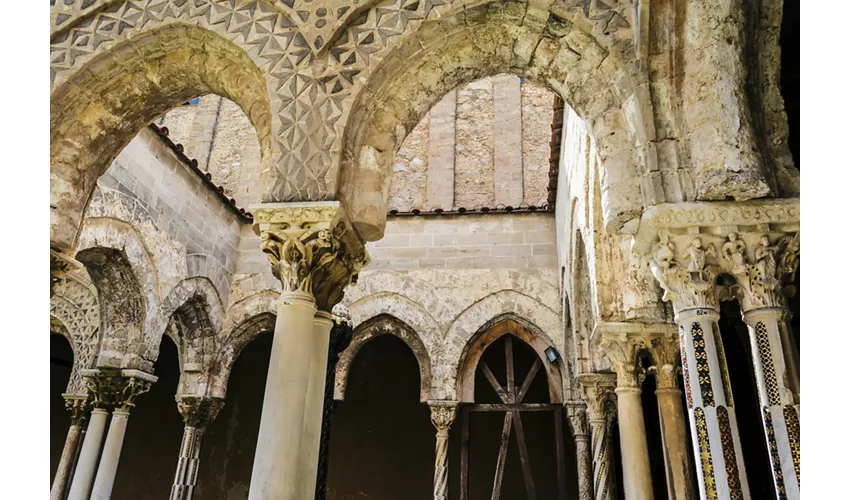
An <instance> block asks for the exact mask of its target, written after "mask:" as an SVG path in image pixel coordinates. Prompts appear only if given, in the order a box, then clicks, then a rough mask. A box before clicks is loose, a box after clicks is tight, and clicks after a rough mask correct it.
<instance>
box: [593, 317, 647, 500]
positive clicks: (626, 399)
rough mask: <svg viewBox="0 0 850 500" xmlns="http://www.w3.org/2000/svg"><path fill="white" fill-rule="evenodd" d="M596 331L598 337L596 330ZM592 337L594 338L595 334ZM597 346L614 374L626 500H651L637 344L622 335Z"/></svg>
mask: <svg viewBox="0 0 850 500" xmlns="http://www.w3.org/2000/svg"><path fill="white" fill-rule="evenodd" d="M596 331H597V332H600V334H602V331H601V330H600V328H598V327H597V329H596ZM594 335H597V333H596V332H595V333H594ZM600 345H601V347H602V349H603V350H604V352H605V353H606V354H607V355H608V358H609V359H610V360H611V363H612V365H613V367H614V371H616V372H617V388H616V389H615V390H614V392H615V393H616V394H617V421H618V422H619V427H620V451H621V452H622V457H623V488H624V489H625V492H624V493H625V496H626V500H652V499H654V497H653V495H652V474H651V473H650V469H649V448H648V446H647V443H646V427H645V424H644V419H643V404H642V403H641V399H640V396H641V389H640V381H639V378H640V377H639V367H638V358H637V351H638V345H637V344H636V343H635V342H633V341H632V340H630V339H628V338H627V337H625V336H617V337H615V336H613V335H610V336H608V335H603V336H602V339H601V341H600Z"/></svg>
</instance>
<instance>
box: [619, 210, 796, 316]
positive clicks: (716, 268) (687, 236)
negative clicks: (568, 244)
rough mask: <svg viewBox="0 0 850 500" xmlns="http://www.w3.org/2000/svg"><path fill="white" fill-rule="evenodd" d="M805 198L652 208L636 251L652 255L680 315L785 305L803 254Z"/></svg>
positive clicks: (654, 270)
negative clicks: (735, 305)
mask: <svg viewBox="0 0 850 500" xmlns="http://www.w3.org/2000/svg"><path fill="white" fill-rule="evenodd" d="M799 231H800V201H799V199H797V198H793V199H772V200H753V201H748V202H717V203H676V204H663V205H658V206H656V207H653V208H651V209H649V210H647V212H646V213H644V215H643V217H642V218H641V226H640V229H639V230H638V234H637V235H636V236H635V241H634V245H633V250H634V251H635V252H637V253H639V254H641V255H643V256H645V257H646V258H647V260H648V261H649V265H650V269H651V270H652V273H653V275H654V276H655V278H656V279H657V280H658V282H659V284H660V285H661V287H662V288H663V289H664V300H669V301H672V303H673V307H674V309H675V310H676V312H679V311H683V310H687V309H713V310H717V309H718V306H719V304H718V301H719V300H724V299H727V298H732V297H736V298H738V299H739V300H740V301H741V306H742V308H743V309H744V311H748V310H750V309H756V308H762V307H783V306H784V305H785V300H786V299H785V296H786V295H787V294H788V293H791V292H793V288H792V287H790V286H789V284H790V283H791V282H793V281H794V275H795V274H796V272H797V266H798V262H799V255H800V240H799Z"/></svg>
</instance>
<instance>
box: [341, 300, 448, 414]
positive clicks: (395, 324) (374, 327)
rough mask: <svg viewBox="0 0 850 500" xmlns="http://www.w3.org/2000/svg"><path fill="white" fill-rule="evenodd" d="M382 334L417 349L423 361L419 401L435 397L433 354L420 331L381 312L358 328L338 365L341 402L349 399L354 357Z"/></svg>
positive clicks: (420, 373) (414, 352)
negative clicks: (432, 390) (346, 393)
mask: <svg viewBox="0 0 850 500" xmlns="http://www.w3.org/2000/svg"><path fill="white" fill-rule="evenodd" d="M381 335H392V336H394V337H397V338H398V339H400V340H401V341H402V342H404V343H405V344H407V347H409V348H410V350H411V351H413V355H414V356H415V357H416V361H417V363H418V364H419V400H420V401H422V402H423V403H424V402H426V401H428V400H429V399H431V384H432V380H431V356H430V354H429V353H428V349H427V348H426V347H425V344H424V343H423V342H422V339H421V338H420V337H419V335H418V334H417V333H416V330H414V329H413V328H411V327H410V326H409V325H408V324H406V323H405V322H404V321H401V320H400V319H398V318H395V317H393V316H391V315H389V314H381V315H379V316H376V317H374V318H371V319H369V320H367V321H365V322H363V323H360V324H359V325H358V326H357V327H355V329H354V335H353V337H352V339H351V344H349V346H348V347H347V348H346V349H345V351H343V353H342V355H341V356H340V357H339V362H338V363H337V365H336V379H335V385H334V399H336V400H339V401H341V400H343V399H345V388H346V385H347V384H348V372H349V369H350V368H351V364H352V362H353V361H354V358H355V357H356V356H357V353H358V352H360V349H361V348H362V347H363V346H364V345H365V344H366V343H367V342H369V341H370V340H372V339H374V338H375V337H379V336H381Z"/></svg>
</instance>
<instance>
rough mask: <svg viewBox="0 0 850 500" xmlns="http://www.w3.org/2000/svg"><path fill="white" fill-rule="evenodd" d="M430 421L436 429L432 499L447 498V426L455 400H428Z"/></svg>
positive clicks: (451, 420)
mask: <svg viewBox="0 0 850 500" xmlns="http://www.w3.org/2000/svg"><path fill="white" fill-rule="evenodd" d="M428 406H429V407H430V408H431V422H432V423H433V424H434V427H435V428H436V429H437V444H436V447H435V452H434V500H446V499H448V498H449V428H450V427H451V425H452V422H454V419H455V410H456V408H457V401H428Z"/></svg>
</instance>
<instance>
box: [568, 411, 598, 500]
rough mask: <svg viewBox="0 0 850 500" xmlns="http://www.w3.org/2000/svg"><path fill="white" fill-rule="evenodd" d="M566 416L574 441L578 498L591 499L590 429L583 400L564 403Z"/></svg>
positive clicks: (582, 499)
mask: <svg viewBox="0 0 850 500" xmlns="http://www.w3.org/2000/svg"><path fill="white" fill-rule="evenodd" d="M566 407H567V418H568V419H569V422H570V429H571V430H572V433H573V439H574V440H575V443H576V468H577V470H578V498H579V500H593V481H592V477H591V474H592V473H593V472H592V470H593V466H592V462H591V457H590V431H589V429H588V428H587V409H586V405H585V403H584V402H583V401H571V402H569V403H566Z"/></svg>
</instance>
